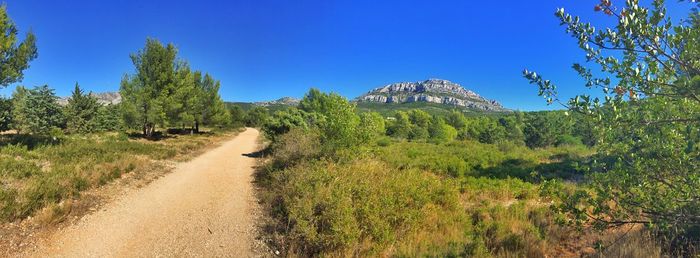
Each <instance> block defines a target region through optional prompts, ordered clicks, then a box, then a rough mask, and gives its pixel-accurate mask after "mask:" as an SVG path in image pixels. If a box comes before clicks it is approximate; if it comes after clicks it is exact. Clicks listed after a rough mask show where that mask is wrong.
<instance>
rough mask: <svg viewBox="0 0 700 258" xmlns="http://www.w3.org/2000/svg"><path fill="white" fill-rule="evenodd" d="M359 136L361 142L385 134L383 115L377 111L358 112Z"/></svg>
mask: <svg viewBox="0 0 700 258" xmlns="http://www.w3.org/2000/svg"><path fill="white" fill-rule="evenodd" d="M358 130H360V138H361V141H362V142H370V141H371V140H373V139H376V138H377V137H379V136H383V135H385V134H386V123H385V121H384V117H382V115H380V114H379V113H377V112H362V113H360V125H359V127H358Z"/></svg>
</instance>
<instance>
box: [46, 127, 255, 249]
mask: <svg viewBox="0 0 700 258" xmlns="http://www.w3.org/2000/svg"><path fill="white" fill-rule="evenodd" d="M258 135H259V132H258V131H257V130H255V129H250V128H249V129H247V130H246V131H245V132H242V133H241V134H239V135H238V136H237V137H236V138H234V139H233V140H230V141H228V142H226V143H224V144H222V145H221V146H220V147H218V148H216V149H213V150H211V151H209V152H207V153H205V154H203V155H201V156H199V157H197V158H195V159H193V160H191V161H189V162H186V163H182V164H180V165H178V166H177V167H176V168H175V170H174V171H173V172H172V173H170V174H168V175H166V176H164V177H163V178H161V179H158V180H156V181H154V182H153V183H151V184H150V185H148V186H146V187H144V188H141V189H138V190H135V191H132V192H130V193H128V194H126V195H125V196H123V197H122V198H119V199H118V200H116V201H114V202H112V203H110V204H108V205H106V206H105V207H104V208H103V209H102V210H100V211H98V212H95V213H93V214H90V215H88V216H86V217H84V218H83V220H82V221H81V222H80V223H78V224H77V225H75V226H72V227H69V228H67V229H64V230H61V231H59V232H57V233H56V234H55V235H54V236H53V237H52V239H49V240H48V241H47V242H48V243H47V244H45V245H44V246H45V247H44V248H43V250H39V251H38V252H37V253H35V254H34V255H35V256H37V257H47V256H49V257H144V256H146V257H155V256H157V257H173V256H175V257H192V256H195V257H202V256H204V257H232V256H235V257H251V256H257V255H256V254H255V252H254V251H255V250H253V249H254V248H253V243H254V242H255V239H254V238H255V224H254V223H255V215H254V214H255V212H256V205H257V203H256V200H255V195H254V188H253V185H252V180H253V166H254V165H255V159H254V158H251V157H248V156H246V154H249V153H253V152H255V151H256V150H257V149H256V148H257V146H258V145H257V138H258Z"/></svg>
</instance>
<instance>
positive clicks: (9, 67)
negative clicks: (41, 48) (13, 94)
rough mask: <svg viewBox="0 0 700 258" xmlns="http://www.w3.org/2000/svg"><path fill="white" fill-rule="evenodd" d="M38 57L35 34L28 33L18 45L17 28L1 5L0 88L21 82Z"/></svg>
mask: <svg viewBox="0 0 700 258" xmlns="http://www.w3.org/2000/svg"><path fill="white" fill-rule="evenodd" d="M36 57H37V49H36V38H35V37H34V34H32V33H31V32H30V33H27V35H26V36H25V39H24V41H23V42H21V43H19V44H17V28H16V27H15V24H14V22H12V20H11V19H10V17H9V16H8V15H7V8H6V7H5V5H4V4H2V5H0V88H3V87H6V86H7V85H10V84H11V83H14V82H18V81H21V80H22V77H23V71H24V70H26V69H27V68H29V62H30V61H32V60H34V59H35V58H36ZM0 112H2V111H0Z"/></svg>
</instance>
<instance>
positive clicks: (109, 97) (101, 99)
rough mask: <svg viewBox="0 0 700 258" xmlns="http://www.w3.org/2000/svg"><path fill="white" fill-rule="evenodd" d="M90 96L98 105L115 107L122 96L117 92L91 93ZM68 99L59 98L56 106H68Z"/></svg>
mask: <svg viewBox="0 0 700 258" xmlns="http://www.w3.org/2000/svg"><path fill="white" fill-rule="evenodd" d="M90 95H91V96H93V97H95V98H97V103H100V104H102V105H110V104H112V105H116V104H119V103H121V102H122V95H121V94H119V92H102V93H94V92H91V93H90ZM69 98H70V97H62V98H59V99H58V100H57V101H56V102H58V104H59V105H61V106H65V105H68V99H69Z"/></svg>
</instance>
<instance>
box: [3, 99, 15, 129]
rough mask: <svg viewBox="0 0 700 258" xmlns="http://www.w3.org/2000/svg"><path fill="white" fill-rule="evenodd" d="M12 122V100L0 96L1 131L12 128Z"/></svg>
mask: <svg viewBox="0 0 700 258" xmlns="http://www.w3.org/2000/svg"><path fill="white" fill-rule="evenodd" d="M11 123H12V100H11V99H6V98H0V132H2V131H7V130H9V129H10V125H11Z"/></svg>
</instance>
